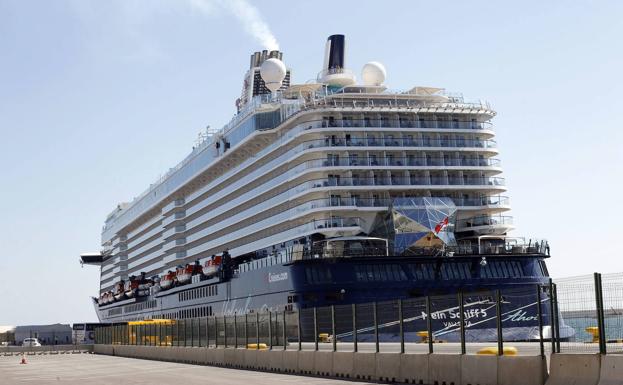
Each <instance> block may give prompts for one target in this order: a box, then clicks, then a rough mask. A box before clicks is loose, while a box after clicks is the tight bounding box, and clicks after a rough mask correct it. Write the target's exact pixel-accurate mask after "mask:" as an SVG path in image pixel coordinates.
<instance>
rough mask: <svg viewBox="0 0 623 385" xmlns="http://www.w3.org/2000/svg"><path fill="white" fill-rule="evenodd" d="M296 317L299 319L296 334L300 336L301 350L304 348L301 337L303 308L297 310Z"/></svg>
mask: <svg viewBox="0 0 623 385" xmlns="http://www.w3.org/2000/svg"><path fill="white" fill-rule="evenodd" d="M296 319H297V325H296V334H297V336H298V343H299V351H301V350H302V349H303V341H302V340H303V339H302V338H301V309H300V308H299V309H297V310H296Z"/></svg>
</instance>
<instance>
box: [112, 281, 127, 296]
mask: <svg viewBox="0 0 623 385" xmlns="http://www.w3.org/2000/svg"><path fill="white" fill-rule="evenodd" d="M124 297H125V285H124V282H123V280H121V281H119V282H117V283H116V284H115V294H114V298H115V301H121V300H122V299H123V298H124Z"/></svg>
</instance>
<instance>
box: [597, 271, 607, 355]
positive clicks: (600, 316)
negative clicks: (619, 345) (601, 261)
mask: <svg viewBox="0 0 623 385" xmlns="http://www.w3.org/2000/svg"><path fill="white" fill-rule="evenodd" d="M594 278H595V309H596V310H597V330H598V333H599V354H606V325H605V321H604V297H603V291H602V290H603V288H602V285H601V274H600V273H595V274H594Z"/></svg>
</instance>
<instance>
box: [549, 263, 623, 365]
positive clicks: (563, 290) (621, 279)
mask: <svg viewBox="0 0 623 385" xmlns="http://www.w3.org/2000/svg"><path fill="white" fill-rule="evenodd" d="M555 289H556V293H557V301H556V303H557V305H558V308H559V311H560V316H561V319H560V320H559V322H558V330H559V334H558V336H559V338H558V341H557V346H556V351H557V352H573V351H577V352H587V353H597V352H599V353H601V354H606V353H623V273H615V274H603V275H602V274H599V273H595V274H593V275H586V276H579V277H571V278H566V279H561V280H558V281H557V282H556V285H555ZM571 334H572V337H570V338H568V337H567V336H569V335H571Z"/></svg>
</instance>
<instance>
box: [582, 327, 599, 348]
mask: <svg viewBox="0 0 623 385" xmlns="http://www.w3.org/2000/svg"><path fill="white" fill-rule="evenodd" d="M584 330H586V332H587V333H589V334H591V335H592V336H593V341H591V342H592V343H595V344H596V343H599V328H598V327H597V326H589V327H587V328H586V329H584Z"/></svg>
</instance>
